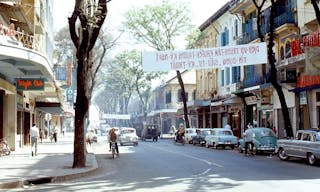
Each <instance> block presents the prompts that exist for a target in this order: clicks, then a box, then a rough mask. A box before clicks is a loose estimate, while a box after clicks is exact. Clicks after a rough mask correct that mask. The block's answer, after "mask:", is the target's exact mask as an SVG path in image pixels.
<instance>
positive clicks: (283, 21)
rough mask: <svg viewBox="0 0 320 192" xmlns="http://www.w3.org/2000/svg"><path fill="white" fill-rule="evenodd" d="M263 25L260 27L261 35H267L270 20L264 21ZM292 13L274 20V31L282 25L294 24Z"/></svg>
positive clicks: (284, 14)
mask: <svg viewBox="0 0 320 192" xmlns="http://www.w3.org/2000/svg"><path fill="white" fill-rule="evenodd" d="M264 23H265V24H263V25H262V26H261V31H262V34H267V33H269V32H270V19H269V18H268V19H267V20H265V21H264ZM294 23H295V19H294V13H283V14H281V15H279V16H277V17H275V18H274V27H275V29H276V28H278V27H280V26H282V25H284V24H294Z"/></svg>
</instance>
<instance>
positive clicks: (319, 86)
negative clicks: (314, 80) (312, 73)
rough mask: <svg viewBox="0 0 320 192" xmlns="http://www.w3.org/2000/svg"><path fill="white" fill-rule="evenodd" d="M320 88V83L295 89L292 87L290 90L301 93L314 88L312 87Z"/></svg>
mask: <svg viewBox="0 0 320 192" xmlns="http://www.w3.org/2000/svg"><path fill="white" fill-rule="evenodd" d="M318 88H320V84H317V85H311V86H306V87H296V88H294V89H290V90H289V91H291V92H295V93H300V92H302V91H306V90H312V89H318Z"/></svg>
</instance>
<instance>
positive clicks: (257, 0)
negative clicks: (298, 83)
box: [253, 0, 293, 137]
mask: <svg viewBox="0 0 320 192" xmlns="http://www.w3.org/2000/svg"><path fill="white" fill-rule="evenodd" d="M265 2H266V0H253V3H254V5H255V6H256V8H257V10H258V19H257V26H258V35H259V39H260V41H261V42H264V41H265V38H264V35H263V34H262V32H261V27H260V23H261V10H262V7H263V5H264V4H265ZM275 13H276V4H275V1H274V0H271V13H270V32H269V39H268V40H269V42H268V61H269V65H270V77H269V79H270V82H271V84H272V86H273V87H274V89H275V90H276V92H277V93H278V97H279V101H280V104H281V110H282V115H283V119H284V127H285V130H286V133H287V136H288V137H293V130H292V125H291V121H290V115H289V110H288V106H287V103H286V98H285V96H284V93H283V90H282V86H281V85H280V83H279V82H278V75H277V68H276V65H275V63H276V59H275V54H274V52H273V47H274V41H275V34H274V33H275V32H274V31H275V28H274V20H275Z"/></svg>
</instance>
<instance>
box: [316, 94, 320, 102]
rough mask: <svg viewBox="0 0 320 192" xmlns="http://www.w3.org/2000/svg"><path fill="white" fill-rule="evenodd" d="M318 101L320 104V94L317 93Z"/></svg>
mask: <svg viewBox="0 0 320 192" xmlns="http://www.w3.org/2000/svg"><path fill="white" fill-rule="evenodd" d="M316 101H317V102H320V92H317V93H316Z"/></svg>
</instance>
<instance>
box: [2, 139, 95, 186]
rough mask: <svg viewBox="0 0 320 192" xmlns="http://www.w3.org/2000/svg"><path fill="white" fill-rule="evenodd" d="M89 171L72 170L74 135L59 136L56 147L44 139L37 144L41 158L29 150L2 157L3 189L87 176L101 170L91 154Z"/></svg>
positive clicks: (28, 148) (88, 165)
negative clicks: (98, 169)
mask: <svg viewBox="0 0 320 192" xmlns="http://www.w3.org/2000/svg"><path fill="white" fill-rule="evenodd" d="M86 158H87V159H86V167H85V168H77V169H72V163H73V134H71V133H68V134H66V136H64V137H63V136H60V137H59V138H58V142H57V143H54V142H53V143H51V141H50V140H49V139H45V140H44V141H43V143H42V144H41V143H39V144H38V155H37V156H34V157H32V156H31V149H30V147H24V148H22V149H18V150H17V151H13V152H11V154H10V155H9V156H2V157H0V173H1V174H0V189H5V188H16V187H22V186H23V185H28V184H37V183H48V182H55V181H64V180H68V179H73V178H78V177H82V176H86V175H88V174H90V173H91V172H93V171H94V170H96V169H97V168H98V164H97V161H96V157H95V155H94V154H93V153H92V152H90V151H89V153H88V154H87V156H86Z"/></svg>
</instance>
